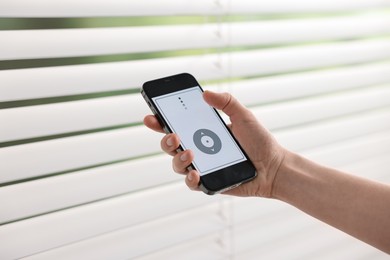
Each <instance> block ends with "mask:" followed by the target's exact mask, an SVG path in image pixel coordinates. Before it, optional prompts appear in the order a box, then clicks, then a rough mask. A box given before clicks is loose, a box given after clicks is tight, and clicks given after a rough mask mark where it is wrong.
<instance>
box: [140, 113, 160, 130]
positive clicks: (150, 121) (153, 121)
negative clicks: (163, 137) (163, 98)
mask: <svg viewBox="0 0 390 260" xmlns="http://www.w3.org/2000/svg"><path fill="white" fill-rule="evenodd" d="M144 124H145V125H146V126H147V127H149V128H150V129H152V130H154V131H156V132H159V133H164V130H163V129H162V127H161V125H160V123H159V122H158V121H157V118H156V117H155V116H153V115H147V116H145V117H144Z"/></svg>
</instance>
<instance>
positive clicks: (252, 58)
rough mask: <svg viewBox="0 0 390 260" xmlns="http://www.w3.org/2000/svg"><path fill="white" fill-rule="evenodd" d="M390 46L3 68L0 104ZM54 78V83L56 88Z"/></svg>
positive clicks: (319, 60) (258, 70)
mask: <svg viewBox="0 0 390 260" xmlns="http://www.w3.org/2000/svg"><path fill="white" fill-rule="evenodd" d="M389 49H390V41H389V40H386V39H383V40H364V41H356V42H346V43H333V44H320V45H315V46H299V47H288V48H273V49H266V50H255V51H243V52H241V51H239V52H232V53H221V54H210V55H202V56H186V57H179V58H177V57H176V58H163V59H151V60H141V61H129V62H112V63H102V64H93V65H73V66H60V67H50V68H31V69H20V70H4V71H0V83H1V84H0V93H2V95H1V96H0V102H1V101H11V100H21V99H33V98H42V97H53V96H66V95H76V94H85V93H92V92H100V91H113V90H123V89H130V88H138V87H140V86H141V85H142V83H143V82H145V81H147V80H150V78H158V77H163V76H166V75H170V74H177V73H178V72H180V71H187V72H191V73H192V74H194V75H195V76H196V77H197V78H198V79H199V80H200V81H202V80H216V79H222V78H225V77H227V76H231V77H244V76H260V75H266V74H271V73H283V72H292V71H297V70H308V69H315V68H321V67H327V66H340V65H348V64H354V63H364V62H374V61H378V60H380V61H382V60H385V59H388V58H389V57H390V51H389ZM107 71H109V72H110V73H107ZM3 82H4V83H3ZM53 82H56V84H55V86H53Z"/></svg>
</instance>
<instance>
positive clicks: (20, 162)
mask: <svg viewBox="0 0 390 260" xmlns="http://www.w3.org/2000/svg"><path fill="white" fill-rule="evenodd" d="M160 138H161V134H158V133H155V132H153V131H150V130H149V129H147V128H146V127H144V126H138V127H131V128H125V129H119V130H111V131H106V132H101V133H93V134H86V135H80V136H75V137H68V138H60V139H56V140H49V141H42V142H37V143H32V144H24V145H17V146H11V147H6V148H2V149H1V150H0V172H2V175H1V176H0V182H8V181H13V180H17V179H24V178H31V177H35V176H39V175H45V174H51V173H57V172H62V171H68V170H71V169H73V170H75V169H77V168H83V167H87V166H93V165H98V164H104V163H110V162H113V161H118V160H125V159H129V158H132V157H139V156H142V155H146V154H150V153H155V152H157V151H159V150H160V146H159V143H160ZM64 158H66V160H64Z"/></svg>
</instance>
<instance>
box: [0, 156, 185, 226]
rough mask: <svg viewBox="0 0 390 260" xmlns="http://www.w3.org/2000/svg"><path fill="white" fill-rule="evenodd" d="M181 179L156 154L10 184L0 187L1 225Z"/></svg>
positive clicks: (167, 162) (165, 161) (164, 157)
mask: <svg viewBox="0 0 390 260" xmlns="http://www.w3.org/2000/svg"><path fill="white" fill-rule="evenodd" d="M181 179H182V178H181V176H178V175H176V174H173V170H172V167H171V161H170V158H169V157H168V156H166V155H159V156H154V157H152V158H151V157H148V158H144V159H138V160H132V161H129V162H123V163H116V164H113V165H108V166H102V167H98V168H93V169H88V170H82V171H76V172H73V173H70V174H62V175H59V176H54V177H50V178H44V179H38V180H35V181H29V182H23V183H20V184H14V185H9V186H6V187H3V188H1V189H0V205H2V209H3V210H2V211H1V212H0V224H1V223H5V222H10V221H14V220H17V219H23V218H27V217H31V216H34V215H39V214H44V213H47V212H50V211H55V210H60V209H64V208H68V207H73V206H75V205H82V204H84V203H89V202H91V201H97V200H101V199H105V198H109V197H113V196H119V195H121V194H125V193H130V192H136V191H139V190H143V189H148V188H154V187H156V186H158V185H164V184H167V183H170V182H173V181H178V180H181ZM9 198H12V201H13V203H8V202H9Z"/></svg>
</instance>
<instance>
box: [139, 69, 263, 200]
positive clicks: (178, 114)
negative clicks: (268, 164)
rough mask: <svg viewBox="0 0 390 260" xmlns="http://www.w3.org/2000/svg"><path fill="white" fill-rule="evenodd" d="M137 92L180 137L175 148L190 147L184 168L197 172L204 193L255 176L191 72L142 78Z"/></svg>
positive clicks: (251, 167) (160, 120) (163, 125)
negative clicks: (191, 157)
mask: <svg viewBox="0 0 390 260" xmlns="http://www.w3.org/2000/svg"><path fill="white" fill-rule="evenodd" d="M141 93H142V96H143V97H144V99H145V101H146V103H147V104H148V105H149V107H150V109H151V110H152V112H153V114H154V115H155V116H156V118H157V119H158V121H159V123H160V124H161V126H162V127H163V129H164V131H165V132H166V133H176V134H177V135H178V136H179V137H180V141H181V143H180V147H179V149H178V151H180V150H187V149H191V150H192V151H193V153H194V161H193V162H192V164H191V165H189V167H188V169H195V170H197V171H198V172H199V175H200V183H199V186H200V189H201V190H202V191H203V192H204V193H206V194H209V195H212V194H216V193H220V192H223V191H226V190H228V189H232V188H234V187H236V186H238V185H240V184H242V183H244V182H247V181H250V180H252V179H253V178H254V177H256V170H255V167H254V166H253V164H252V162H251V161H250V160H249V158H248V156H247V155H246V153H245V151H244V150H243V149H242V148H241V146H240V144H239V143H238V142H237V140H236V139H235V138H234V136H233V135H232V133H231V132H230V130H229V128H228V127H227V126H226V124H225V123H224V121H223V119H222V118H221V116H220V115H219V113H218V111H216V110H215V109H214V108H213V107H211V106H209V105H208V104H207V103H206V102H205V101H204V100H203V94H202V93H203V90H202V88H201V87H200V85H199V83H198V82H197V80H196V79H195V78H194V77H193V76H192V75H190V74H188V73H182V74H178V75H173V76H169V77H164V78H160V79H155V80H151V81H148V82H145V83H144V84H143V86H142V91H141Z"/></svg>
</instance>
